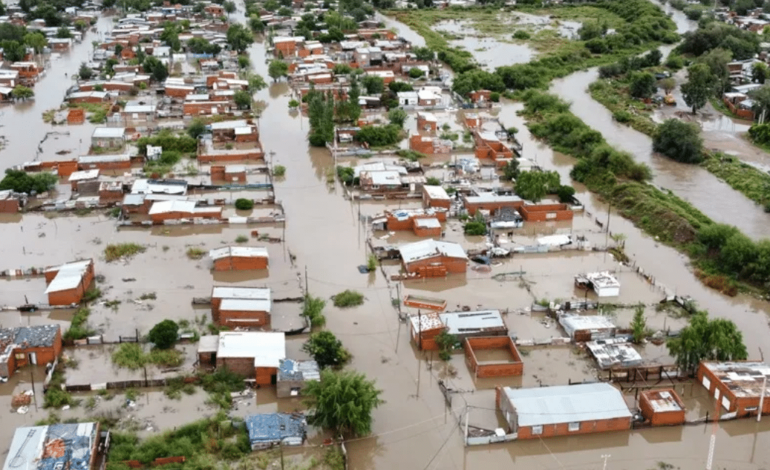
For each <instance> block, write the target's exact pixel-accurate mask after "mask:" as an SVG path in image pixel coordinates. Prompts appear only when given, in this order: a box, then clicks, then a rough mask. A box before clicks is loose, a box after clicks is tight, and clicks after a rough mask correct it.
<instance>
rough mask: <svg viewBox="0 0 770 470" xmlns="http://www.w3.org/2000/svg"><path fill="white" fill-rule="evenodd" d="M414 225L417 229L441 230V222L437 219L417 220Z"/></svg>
mask: <svg viewBox="0 0 770 470" xmlns="http://www.w3.org/2000/svg"><path fill="white" fill-rule="evenodd" d="M414 225H415V227H421V228H436V227H438V228H441V222H439V221H438V219H436V218H435V217H431V218H428V219H415V221H414Z"/></svg>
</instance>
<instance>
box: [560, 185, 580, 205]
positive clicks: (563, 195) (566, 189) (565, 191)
mask: <svg viewBox="0 0 770 470" xmlns="http://www.w3.org/2000/svg"><path fill="white" fill-rule="evenodd" d="M556 195H557V196H558V197H559V201H561V202H572V198H573V197H574V196H575V188H573V187H572V186H567V185H562V186H559V189H557V190H556Z"/></svg>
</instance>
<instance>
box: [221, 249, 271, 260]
mask: <svg viewBox="0 0 770 470" xmlns="http://www.w3.org/2000/svg"><path fill="white" fill-rule="evenodd" d="M209 256H210V257H211V259H213V260H218V259H222V258H229V257H231V256H232V257H237V258H269V255H268V254H267V248H265V247H263V246H225V247H222V248H214V249H213V250H210V251H209Z"/></svg>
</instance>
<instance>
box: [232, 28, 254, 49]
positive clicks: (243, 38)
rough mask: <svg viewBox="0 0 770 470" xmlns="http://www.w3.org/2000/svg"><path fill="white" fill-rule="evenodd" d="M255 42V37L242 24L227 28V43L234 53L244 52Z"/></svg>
mask: <svg viewBox="0 0 770 470" xmlns="http://www.w3.org/2000/svg"><path fill="white" fill-rule="evenodd" d="M253 42H254V35H253V34H252V33H251V31H249V30H248V29H246V27H245V26H243V25H242V24H233V25H231V26H230V27H229V28H227V43H228V44H229V45H230V47H232V48H233V50H234V51H238V53H242V52H244V51H245V50H246V49H248V47H249V46H250V45H251V43H253Z"/></svg>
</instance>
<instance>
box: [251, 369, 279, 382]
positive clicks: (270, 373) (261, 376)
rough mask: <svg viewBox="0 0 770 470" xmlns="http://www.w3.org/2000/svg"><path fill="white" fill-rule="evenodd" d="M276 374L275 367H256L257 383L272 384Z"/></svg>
mask: <svg viewBox="0 0 770 470" xmlns="http://www.w3.org/2000/svg"><path fill="white" fill-rule="evenodd" d="M276 374H278V369H277V368H275V367H257V368H256V380H257V385H270V384H272V383H273V381H274V377H275V376H276Z"/></svg>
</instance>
